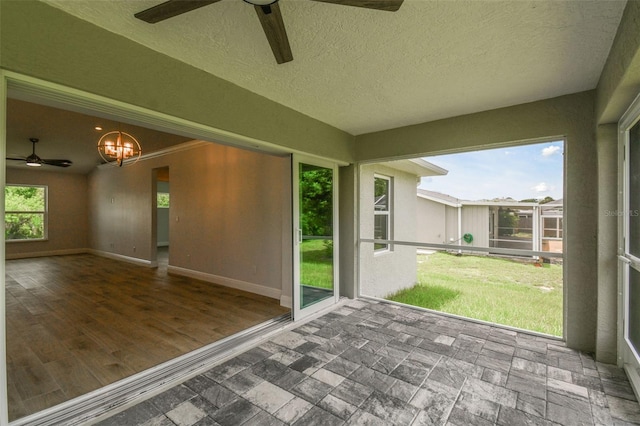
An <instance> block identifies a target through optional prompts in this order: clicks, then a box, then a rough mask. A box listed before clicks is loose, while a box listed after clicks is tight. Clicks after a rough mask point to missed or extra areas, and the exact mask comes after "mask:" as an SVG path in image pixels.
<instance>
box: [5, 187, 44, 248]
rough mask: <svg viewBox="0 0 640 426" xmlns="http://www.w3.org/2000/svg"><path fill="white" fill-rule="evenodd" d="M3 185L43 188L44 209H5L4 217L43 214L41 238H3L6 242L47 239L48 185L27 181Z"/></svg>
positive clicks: (30, 241) (29, 241)
mask: <svg viewBox="0 0 640 426" xmlns="http://www.w3.org/2000/svg"><path fill="white" fill-rule="evenodd" d="M5 186H18V187H32V188H42V189H44V210H42V211H18V210H5V212H4V217H5V220H6V216H7V214H20V213H25V214H42V215H43V219H42V222H43V225H44V231H43V233H42V238H23V239H18V240H8V239H5V242H7V243H11V244H14V243H32V242H36V241H48V240H49V187H48V186H47V185H33V184H29V183H8V184H6V185H5Z"/></svg>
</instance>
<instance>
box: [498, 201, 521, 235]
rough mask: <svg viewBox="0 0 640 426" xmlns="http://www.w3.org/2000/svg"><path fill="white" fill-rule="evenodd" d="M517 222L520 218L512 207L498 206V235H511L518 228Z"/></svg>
mask: <svg viewBox="0 0 640 426" xmlns="http://www.w3.org/2000/svg"><path fill="white" fill-rule="evenodd" d="M518 222H520V218H519V217H518V215H517V214H516V213H515V212H514V211H513V210H512V209H509V208H504V207H500V209H499V210H498V235H499V236H501V237H503V236H510V235H513V234H514V233H516V228H518Z"/></svg>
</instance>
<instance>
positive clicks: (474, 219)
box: [459, 206, 489, 247]
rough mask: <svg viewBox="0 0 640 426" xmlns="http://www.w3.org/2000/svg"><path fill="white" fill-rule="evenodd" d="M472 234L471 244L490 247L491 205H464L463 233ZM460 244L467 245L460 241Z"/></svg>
mask: <svg viewBox="0 0 640 426" xmlns="http://www.w3.org/2000/svg"><path fill="white" fill-rule="evenodd" d="M464 234H471V235H472V236H473V241H472V242H471V244H468V245H469V246H477V247H489V207H487V206H462V235H464ZM459 244H460V245H462V246H464V245H467V243H465V242H464V241H460V243H459Z"/></svg>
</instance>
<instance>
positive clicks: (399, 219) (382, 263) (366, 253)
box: [360, 164, 417, 297]
mask: <svg viewBox="0 0 640 426" xmlns="http://www.w3.org/2000/svg"><path fill="white" fill-rule="evenodd" d="M374 174H380V175H383V176H389V177H391V178H393V183H392V188H393V189H392V198H393V199H392V203H391V209H392V214H391V227H392V229H393V231H392V236H393V239H394V240H398V241H414V240H415V238H416V176H415V175H413V174H409V173H406V172H401V171H399V170H395V169H392V168H389V167H385V166H381V165H377V164H367V165H362V166H361V167H360V237H361V238H373V222H374V220H373V216H374V215H373V200H374V198H375V197H374V192H373V189H374V188H373V185H374V180H373V179H374ZM416 268H417V258H416V248H415V247H408V246H400V245H395V246H393V249H392V250H390V251H387V252H382V253H374V247H373V244H370V243H363V244H361V245H360V293H361V294H363V295H366V296H374V297H385V296H387V295H390V294H392V293H395V292H396V291H398V290H400V289H402V288H407V287H411V286H413V285H414V284H415V283H416Z"/></svg>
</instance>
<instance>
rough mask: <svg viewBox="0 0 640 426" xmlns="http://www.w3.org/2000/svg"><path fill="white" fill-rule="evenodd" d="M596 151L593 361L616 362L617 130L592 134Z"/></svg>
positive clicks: (609, 128) (600, 128)
mask: <svg viewBox="0 0 640 426" xmlns="http://www.w3.org/2000/svg"><path fill="white" fill-rule="evenodd" d="M596 141H597V151H598V308H597V319H598V322H597V330H596V359H597V360H598V361H600V362H605V363H609V364H615V363H616V362H617V336H618V330H617V324H618V260H617V238H618V222H617V221H618V217H617V215H615V214H613V213H614V212H616V211H617V209H618V196H617V194H618V126H617V124H615V123H614V124H604V125H600V126H598V128H597V132H596Z"/></svg>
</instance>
